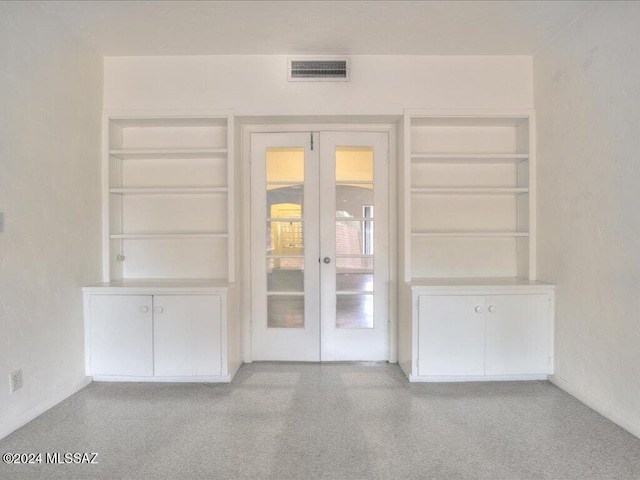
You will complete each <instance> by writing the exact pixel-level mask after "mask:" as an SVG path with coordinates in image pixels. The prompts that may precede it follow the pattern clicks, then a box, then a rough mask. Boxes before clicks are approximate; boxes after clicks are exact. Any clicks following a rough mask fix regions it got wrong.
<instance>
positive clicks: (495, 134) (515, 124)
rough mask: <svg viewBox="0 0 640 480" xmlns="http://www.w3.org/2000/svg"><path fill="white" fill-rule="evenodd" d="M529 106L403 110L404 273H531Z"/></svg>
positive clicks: (487, 275)
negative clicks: (509, 109)
mask: <svg viewBox="0 0 640 480" xmlns="http://www.w3.org/2000/svg"><path fill="white" fill-rule="evenodd" d="M533 125H534V122H533V112H531V111H517V112H515V111H512V112H496V113H486V112H461V111H460V112H434V111H428V110H407V111H406V112H405V119H404V125H403V130H404V144H403V146H404V165H403V168H404V172H403V175H402V179H401V181H402V183H403V184H402V185H401V191H402V192H403V193H404V195H403V208H404V213H405V216H404V223H403V225H404V227H403V235H404V239H403V240H404V261H403V269H404V278H405V280H406V281H412V280H415V279H420V278H442V279H447V278H469V277H471V278H492V277H493V278H504V277H507V278H511V277H512V278H518V277H519V278H526V279H532V280H533V279H535V243H534V238H535V235H534V232H535V230H534V229H535V211H534V206H535V201H534V195H535V184H534V182H533V179H534V178H535V176H534V166H535V148H534V146H535V142H534V141H533V135H534V129H533Z"/></svg>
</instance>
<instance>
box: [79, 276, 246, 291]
mask: <svg viewBox="0 0 640 480" xmlns="http://www.w3.org/2000/svg"><path fill="white" fill-rule="evenodd" d="M233 286H234V284H233V283H229V282H228V281H226V280H217V279H124V280H112V281H111V282H103V283H96V284H93V285H88V286H86V287H83V288H82V291H83V292H88V293H111V294H113V293H137V294H149V293H222V292H226V291H227V290H229V288H231V287H233Z"/></svg>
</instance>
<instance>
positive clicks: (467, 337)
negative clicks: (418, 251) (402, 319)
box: [418, 295, 484, 375]
mask: <svg viewBox="0 0 640 480" xmlns="http://www.w3.org/2000/svg"><path fill="white" fill-rule="evenodd" d="M481 304H484V298H483V297H476V296H459V295H455V296H434V295H421V296H420V299H419V305H418V316H419V322H420V323H419V326H418V332H419V333H418V335H419V338H420V340H419V352H418V359H419V374H420V375H484V320H483V315H482V312H479V311H478V305H481Z"/></svg>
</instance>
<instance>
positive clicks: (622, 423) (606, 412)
mask: <svg viewBox="0 0 640 480" xmlns="http://www.w3.org/2000/svg"><path fill="white" fill-rule="evenodd" d="M549 381H550V382H551V383H553V384H554V385H555V386H556V387H558V388H560V389H561V390H564V391H565V392H567V393H568V394H569V395H571V396H572V397H575V398H577V399H578V400H580V401H581V402H582V403H584V404H585V405H586V406H588V407H589V408H592V409H593V410H595V411H596V412H598V413H599V414H600V415H602V416H603V417H605V418H606V419H608V420H611V421H612V422H613V423H615V424H616V425H618V426H619V427H622V428H624V429H625V430H626V431H627V432H629V433H630V434H632V435H634V436H636V437H638V438H640V423H637V422H635V421H633V420H631V419H630V418H627V417H626V416H624V415H622V414H621V413H620V412H619V411H618V409H616V408H615V407H613V406H611V405H609V404H608V403H607V402H605V401H603V400H601V399H599V398H595V397H593V396H592V395H589V394H588V393H586V392H585V391H584V390H582V389H580V388H578V387H576V386H574V385H572V384H570V383H569V382H567V381H566V380H565V379H563V378H560V377H558V376H557V375H550V376H549Z"/></svg>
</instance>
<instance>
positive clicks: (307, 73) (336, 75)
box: [289, 58, 349, 82]
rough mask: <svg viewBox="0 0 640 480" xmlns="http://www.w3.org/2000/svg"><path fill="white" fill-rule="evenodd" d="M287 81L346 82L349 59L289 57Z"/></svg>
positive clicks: (347, 79)
mask: <svg viewBox="0 0 640 480" xmlns="http://www.w3.org/2000/svg"><path fill="white" fill-rule="evenodd" d="M289 81H296V82H322V81H330V82H347V81H349V59H347V58H331V59H328V58H321V59H319V58H312V59H310V58H307V59H302V58H290V59H289Z"/></svg>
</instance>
